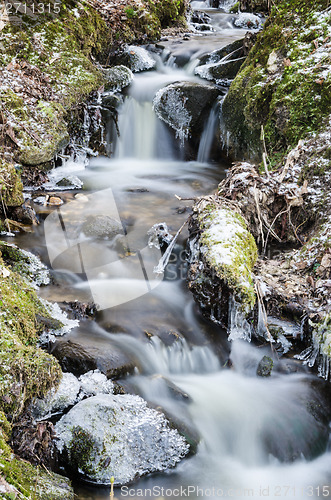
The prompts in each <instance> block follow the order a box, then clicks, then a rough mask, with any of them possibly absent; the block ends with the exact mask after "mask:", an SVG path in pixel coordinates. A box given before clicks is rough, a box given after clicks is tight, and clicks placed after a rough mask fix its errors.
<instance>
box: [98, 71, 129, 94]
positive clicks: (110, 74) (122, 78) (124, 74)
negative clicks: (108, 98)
mask: <svg viewBox="0 0 331 500" xmlns="http://www.w3.org/2000/svg"><path fill="white" fill-rule="evenodd" d="M104 76H105V78H106V80H107V82H106V83H105V90H106V91H109V90H112V91H113V92H115V91H120V90H122V89H124V88H125V87H128V86H129V85H130V83H131V82H132V80H133V73H132V71H131V70H130V69H129V68H127V67H126V66H123V65H120V66H114V67H113V68H107V69H105V70H104Z"/></svg>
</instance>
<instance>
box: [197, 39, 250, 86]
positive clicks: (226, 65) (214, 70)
mask: <svg viewBox="0 0 331 500" xmlns="http://www.w3.org/2000/svg"><path fill="white" fill-rule="evenodd" d="M244 40H245V39H241V40H236V41H235V42H233V43H230V44H229V45H227V46H226V47H222V48H221V49H217V50H214V51H213V52H211V53H210V54H206V55H204V56H203V57H201V59H200V62H199V65H198V66H197V67H196V68H195V70H194V72H195V74H196V75H199V76H200V77H201V78H205V79H206V80H211V81H214V82H216V83H221V82H224V81H225V82H226V81H227V80H233V79H234V77H235V76H236V74H237V73H238V71H239V69H240V67H241V65H242V64H243V62H244V60H245V56H246V54H245V49H244Z"/></svg>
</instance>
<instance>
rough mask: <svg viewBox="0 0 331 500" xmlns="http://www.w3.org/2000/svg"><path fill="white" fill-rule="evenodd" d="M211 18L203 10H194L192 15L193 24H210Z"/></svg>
mask: <svg viewBox="0 0 331 500" xmlns="http://www.w3.org/2000/svg"><path fill="white" fill-rule="evenodd" d="M210 20H211V17H210V16H209V15H208V14H207V13H206V12H203V11H201V10H194V11H193V12H192V15H191V23H196V24H209V23H210Z"/></svg>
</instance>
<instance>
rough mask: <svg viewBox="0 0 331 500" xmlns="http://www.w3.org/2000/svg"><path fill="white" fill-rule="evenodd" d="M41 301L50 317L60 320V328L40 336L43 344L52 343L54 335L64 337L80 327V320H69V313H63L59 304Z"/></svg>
mask: <svg viewBox="0 0 331 500" xmlns="http://www.w3.org/2000/svg"><path fill="white" fill-rule="evenodd" d="M39 300H40V302H41V303H42V304H43V306H44V307H45V309H46V310H47V311H48V313H49V314H50V316H51V317H52V318H53V319H55V320H58V322H59V327H58V328H56V329H53V330H52V332H51V333H44V334H43V335H41V336H40V341H41V343H43V342H49V341H51V340H52V338H53V335H56V336H62V335H64V334H65V333H68V332H70V330H72V329H73V328H75V327H76V326H78V325H79V320H78V319H70V318H68V315H67V313H66V312H64V311H62V310H61V308H60V306H59V304H57V303H56V302H49V301H48V300H45V299H42V298H40V299H39Z"/></svg>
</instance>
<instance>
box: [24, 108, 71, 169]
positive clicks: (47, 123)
mask: <svg viewBox="0 0 331 500" xmlns="http://www.w3.org/2000/svg"><path fill="white" fill-rule="evenodd" d="M36 110H37V112H38V115H39V118H40V122H41V128H42V133H43V134H46V135H47V138H46V137H45V140H43V141H40V138H38V137H37V135H36V134H35V135H33V136H32V137H31V136H30V135H29V134H28V133H25V141H24V142H23V141H22V145H21V148H20V161H21V163H23V164H24V165H31V166H36V165H40V164H43V163H47V162H50V161H51V160H53V158H54V156H55V155H56V154H57V153H58V152H59V151H61V149H63V148H64V147H66V146H67V145H68V144H69V133H68V129H67V124H66V122H65V121H64V116H65V110H64V108H63V106H62V105H61V104H59V103H56V102H46V101H42V100H40V101H39V102H38V104H37V106H36ZM23 133H24V132H23Z"/></svg>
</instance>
